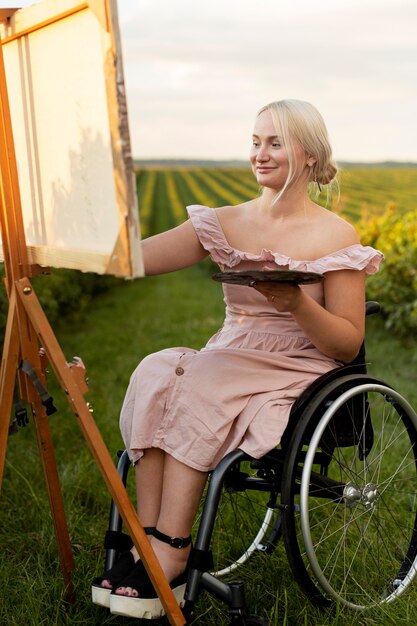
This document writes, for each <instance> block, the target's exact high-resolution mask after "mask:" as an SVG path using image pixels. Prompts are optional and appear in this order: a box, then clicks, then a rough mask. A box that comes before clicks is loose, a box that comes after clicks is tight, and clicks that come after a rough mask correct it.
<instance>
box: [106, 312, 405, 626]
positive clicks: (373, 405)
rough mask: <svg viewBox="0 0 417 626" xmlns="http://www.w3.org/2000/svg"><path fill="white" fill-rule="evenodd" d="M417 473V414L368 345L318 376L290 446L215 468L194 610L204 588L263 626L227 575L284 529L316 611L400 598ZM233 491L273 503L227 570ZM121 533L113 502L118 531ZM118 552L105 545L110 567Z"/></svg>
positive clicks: (191, 597)
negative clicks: (225, 531) (222, 556)
mask: <svg viewBox="0 0 417 626" xmlns="http://www.w3.org/2000/svg"><path fill="white" fill-rule="evenodd" d="M377 310H379V305H377V303H367V314H368V315H369V314H372V313H374V312H376V311H377ZM129 466H130V462H129V459H128V456H127V452H126V451H124V452H123V453H120V459H119V463H118V472H119V474H120V476H121V478H122V480H123V482H124V483H125V484H126V481H127V474H128V469H129ZM244 466H246V467H249V468H250V470H249V472H248V471H246V467H244ZM242 468H243V469H244V471H242ZM416 478H417V414H416V413H415V411H414V410H413V408H412V407H411V406H410V405H409V403H408V402H407V401H406V400H405V399H404V398H403V397H402V396H401V395H400V394H399V393H398V392H396V391H395V390H394V389H392V388H391V387H390V386H389V385H387V384H386V383H384V382H383V381H381V380H379V379H376V378H373V377H370V376H368V375H367V374H366V366H365V352H364V347H363V348H362V350H361V353H360V354H359V355H358V357H357V359H355V361H354V362H353V363H351V364H349V365H345V366H342V367H340V368H337V369H335V370H332V371H331V372H328V373H327V374H325V375H324V376H321V377H319V378H318V379H317V380H316V381H314V383H313V384H312V385H310V387H309V388H308V389H307V390H306V391H305V392H304V393H303V394H302V396H300V398H299V399H298V400H297V402H296V403H295V405H294V406H293V408H292V411H291V416H290V421H289V425H288V427H287V429H286V431H285V433H284V437H283V440H282V442H281V447H280V448H276V449H274V450H272V451H270V452H269V453H268V454H266V455H265V456H263V457H262V458H261V459H258V460H255V459H252V458H251V457H249V456H248V455H247V454H245V453H244V452H243V451H242V450H239V449H238V450H234V451H232V452H230V453H229V454H227V455H226V456H225V457H224V458H223V459H222V461H221V462H220V463H219V464H218V465H217V467H216V468H215V469H214V470H213V471H212V472H211V474H210V478H209V481H208V486H207V489H206V494H205V501H204V506H203V509H202V513H201V517H200V520H199V524H198V530H197V534H196V537H195V541H194V545H193V550H192V555H191V558H190V571H189V576H188V582H187V589H186V594H185V601H186V602H185V608H184V614H185V615H191V613H192V610H193V607H194V605H195V603H196V601H197V599H198V597H199V594H200V592H201V591H202V590H206V591H208V592H210V593H211V594H213V595H214V596H215V597H216V598H218V599H220V600H221V601H223V602H225V603H226V604H227V605H228V607H229V617H230V620H231V624H236V625H238V626H244V625H246V626H254V625H265V624H266V622H265V621H264V620H263V619H262V618H260V617H258V616H255V615H252V616H250V615H246V612H245V600H244V590H243V583H241V582H239V581H231V582H225V581H223V580H221V577H222V576H223V575H224V574H228V573H229V572H231V571H233V570H235V569H236V568H237V567H238V566H239V565H241V564H242V563H244V562H245V561H246V560H247V559H248V558H249V557H250V556H251V555H252V554H253V553H255V552H257V551H260V552H263V553H268V552H271V551H272V550H273V549H274V546H275V544H276V542H277V541H278V539H279V538H280V537H281V535H282V537H283V540H284V545H285V549H286V552H287V557H288V560H289V564H290V566H291V569H292V572H293V574H294V577H295V579H296V581H297V583H298V584H299V586H300V587H301V589H302V590H303V591H304V593H305V594H306V595H307V596H308V597H309V598H310V600H311V601H312V602H313V603H314V604H316V605H317V606H329V605H331V604H333V603H335V602H336V603H341V604H343V605H345V606H347V607H349V608H350V609H354V610H364V609H367V608H369V607H374V606H378V605H380V604H384V603H390V602H393V601H394V600H395V599H396V598H397V597H398V596H399V595H401V594H402V593H403V592H404V591H405V590H406V589H407V588H408V586H409V585H410V584H411V582H412V581H413V579H414V578H415V576H416V574H417V495H416V490H415V485H416V484H417V483H416ZM225 492H231V493H232V494H235V495H237V497H240V495H239V494H245V496H246V492H254V493H255V494H263V495H262V496H261V498H264V499H262V500H260V502H259V508H260V510H261V515H260V517H259V520H258V519H255V520H254V526H253V528H251V529H250V531H249V532H250V533H251V532H253V533H254V534H253V539H252V537H250V539H252V541H251V543H250V544H249V546H247V547H245V548H243V550H242V552H241V554H237V555H232V557H231V562H230V563H228V564H226V565H224V563H220V561H217V556H218V555H217V554H214V555H213V547H214V552H215V551H216V547H215V545H214V542H213V533H214V532H217V530H216V531H215V525H216V523H217V522H216V520H217V518H218V513H219V504H220V501H221V499H222V498H223V497H224V494H225ZM278 496H280V501H279V502H278ZM265 500H266V502H265ZM245 513H248V510H246V511H245ZM258 522H259V526H258V525H257V524H258ZM121 528H122V520H121V517H120V515H119V513H118V511H117V508H116V506H115V504H114V503H113V502H112V505H111V510H110V520H109V530H110V531H112V532H116V533H120V532H121ZM388 540H389V541H390V542H392V546H391V545H390V544H389V543H388ZM245 545H246V544H245ZM220 550H221V549H220ZM116 556H117V551H116V550H115V549H112V548H110V549H108V550H107V553H106V565H105V567H106V569H108V568H110V567H111V566H112V565H113V563H114V560H115V558H116ZM213 556H214V557H216V559H213Z"/></svg>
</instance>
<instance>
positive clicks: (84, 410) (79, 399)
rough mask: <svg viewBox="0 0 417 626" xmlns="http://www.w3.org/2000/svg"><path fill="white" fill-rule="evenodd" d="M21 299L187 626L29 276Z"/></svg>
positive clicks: (145, 557) (159, 583) (163, 592)
mask: <svg viewBox="0 0 417 626" xmlns="http://www.w3.org/2000/svg"><path fill="white" fill-rule="evenodd" d="M16 290H17V294H18V297H19V300H20V301H21V302H22V303H23V305H24V307H25V310H26V313H27V316H28V319H29V320H30V323H31V325H32V326H33V328H34V330H35V332H36V334H37V336H38V339H39V341H40V343H41V344H42V346H43V347H44V349H45V351H46V354H47V356H48V359H49V361H50V363H51V366H52V367H53V369H54V372H55V375H56V377H57V379H58V381H59V383H60V385H61V387H62V389H63V390H64V392H65V393H66V394H67V398H68V402H69V404H70V406H71V408H72V410H73V412H74V415H75V417H76V418H77V421H78V423H79V426H80V428H81V431H82V433H83V435H84V438H85V440H86V442H87V444H88V446H89V448H90V450H91V452H92V454H93V456H94V459H95V460H96V462H97V465H98V467H99V469H100V471H101V473H102V476H103V478H104V480H105V483H106V485H107V488H108V490H109V493H110V495H111V497H112V498H113V500H114V502H115V503H116V506H117V508H118V510H119V512H120V515H121V516H122V518H123V521H124V523H125V526H126V528H127V530H128V532H129V533H130V535H131V537H132V539H133V541H134V544H135V546H136V548H137V550H138V552H139V555H140V557H141V559H142V561H143V564H144V566H145V568H146V571H147V573H148V575H149V577H150V579H151V581H152V584H153V585H154V587H155V590H156V591H157V593H158V596H159V598H160V600H161V603H162V605H163V606H164V609H165V611H166V615H167V618H168V619H169V622H170V624H172V625H173V626H184V624H185V623H186V620H185V618H184V615H183V614H182V612H181V609H180V607H179V606H178V604H177V602H176V600H175V597H174V594H173V592H172V589H171V587H170V586H169V584H168V581H167V579H166V578H165V575H164V573H163V571H162V569H161V566H160V564H159V561H158V559H157V558H156V556H155V553H154V551H153V550H152V547H151V545H150V543H149V540H148V538H147V536H146V534H145V531H144V530H143V527H142V526H141V524H140V522H139V519H138V516H137V514H136V511H135V509H134V507H133V504H132V502H131V500H130V498H129V496H128V493H127V491H126V489H125V486H124V485H123V482H122V480H121V478H120V476H119V474H118V473H117V470H116V467H115V465H114V462H113V459H112V458H111V456H110V453H109V451H108V449H107V447H106V445H105V443H104V441H103V438H102V436H101V433H100V431H99V430H98V428H97V425H96V423H95V421H94V419H93V418H92V416H91V413H90V412H89V410H88V407H87V404H86V402H85V399H84V396H83V394H82V392H81V391H80V389H79V387H78V385H77V383H76V381H75V378H74V377H73V375H72V372H71V368H69V367H68V365H67V362H66V360H65V357H64V355H63V353H62V350H61V348H60V346H59V344H58V341H57V339H56V337H55V335H54V333H53V331H52V328H51V326H50V324H49V322H48V320H47V318H46V316H45V313H44V311H43V309H42V307H41V305H40V303H39V300H38V299H37V297H36V295H35V293H34V291H33V288H32V286H31V284H30V282H29V280H28V279H27V278H23V279H21V280H19V281H17V282H16Z"/></svg>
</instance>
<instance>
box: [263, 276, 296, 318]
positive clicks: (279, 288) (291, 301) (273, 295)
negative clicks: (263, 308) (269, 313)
mask: <svg viewBox="0 0 417 626" xmlns="http://www.w3.org/2000/svg"><path fill="white" fill-rule="evenodd" d="M251 287H252V288H253V289H256V291H259V293H261V294H262V295H263V296H265V298H266V299H267V300H268V302H270V303H271V304H272V305H273V306H274V307H275V308H276V310H277V311H279V312H280V313H284V312H289V313H291V312H292V311H294V310H295V309H296V308H297V306H298V305H299V303H300V301H301V298H302V291H301V289H300V287H299V286H298V285H294V284H293V283H269V282H254V283H253V284H251Z"/></svg>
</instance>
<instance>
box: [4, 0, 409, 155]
mask: <svg viewBox="0 0 417 626" xmlns="http://www.w3.org/2000/svg"><path fill="white" fill-rule="evenodd" d="M16 4H19V5H20V6H26V5H28V4H32V1H31V0H28V1H26V0H22V1H21V2H20V3H13V2H12V1H10V0H9V2H7V0H6V1H5V2H3V1H2V2H0V7H1V6H13V5H16ZM118 11H119V24H120V30H121V36H122V52H123V63H124V71H125V84H126V92H127V102H128V112H129V126H130V136H131V143H132V152H133V155H134V156H135V157H136V158H140V159H146V158H208V159H246V158H247V155H248V152H249V149H250V143H251V134H252V128H253V123H254V119H255V116H256V112H257V111H258V110H259V109H260V108H261V107H262V106H263V105H264V104H267V103H268V102H271V101H273V100H281V99H283V98H299V99H302V100H308V101H309V102H312V103H313V104H314V105H315V106H316V107H317V108H318V109H319V111H320V112H321V113H322V115H323V117H324V119H325V121H326V125H327V128H328V131H329V135H330V139H331V142H332V144H333V150H334V154H335V157H336V159H338V160H340V161H386V160H395V161H414V162H417V122H416V118H417V36H416V33H417V2H416V0H314V2H311V0H263V1H262V2H254V0H207V1H206V2H202V1H201V0H160V1H159V2H158V1H157V0H119V1H118Z"/></svg>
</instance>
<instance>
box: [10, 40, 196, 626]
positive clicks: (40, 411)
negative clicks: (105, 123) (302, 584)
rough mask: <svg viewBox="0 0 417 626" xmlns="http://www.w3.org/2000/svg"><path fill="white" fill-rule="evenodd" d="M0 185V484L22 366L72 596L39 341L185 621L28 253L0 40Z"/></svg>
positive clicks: (149, 562)
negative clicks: (1, 333)
mask: <svg viewBox="0 0 417 626" xmlns="http://www.w3.org/2000/svg"><path fill="white" fill-rule="evenodd" d="M0 185H1V187H0V225H1V233H2V241H3V251H4V265H5V273H6V289H7V294H8V297H9V311H8V317H7V324H6V332H5V341H4V348H3V356H2V362H1V370H0V407H1V408H0V411H1V414H0V488H1V484H2V478H3V469H4V463H5V457H6V449H7V439H8V432H9V424H10V416H11V412H12V405H13V394H14V388H15V384H16V373H17V372H18V376H19V386H20V393H21V397H22V398H23V399H24V400H25V401H27V402H28V403H29V404H30V405H31V408H32V413H33V423H34V426H35V432H36V437H37V442H38V446H39V452H40V457H41V461H42V465H43V471H44V477H45V483H46V487H47V491H48V497H49V503H50V508H51V513H52V519H53V523H54V528H55V534H56V538H57V544H58V551H59V557H60V562H61V567H62V571H63V575H64V582H65V586H66V590H67V595H68V598H69V599H70V600H72V601H74V587H73V583H72V578H71V572H72V570H73V569H74V558H73V553H72V548H71V543H70V538H69V532H68V527H67V522H66V517H65V511H64V505H63V499H62V493H61V487H60V483H59V476H58V471H57V465H56V460H55V453H54V449H53V444H52V438H51V433H50V429H49V424H48V417H47V413H46V410H45V406H44V405H43V404H42V401H41V398H40V396H39V395H38V393H37V392H36V390H35V387H34V386H33V384H32V382H31V381H30V380H29V379H28V378H27V377H26V376H24V375H23V373H22V372H21V371H19V370H18V366H19V364H20V363H21V361H22V360H25V361H27V362H29V363H30V365H31V366H32V367H33V369H34V370H35V372H36V374H37V377H38V379H39V380H40V381H41V382H42V383H45V368H44V364H43V360H42V358H41V357H40V354H39V348H40V347H43V348H44V350H45V353H46V356H47V359H48V361H49V363H50V364H51V366H52V368H53V370H54V372H55V375H56V377H57V379H58V381H59V383H60V386H61V388H62V390H63V391H64V393H65V394H66V396H67V398H68V402H69V404H70V406H71V408H72V410H73V412H74V415H75V417H76V419H77V421H78V424H79V426H80V428H81V431H82V433H83V435H84V438H85V440H86V442H87V444H88V446H89V448H90V450H91V452H92V454H93V457H94V459H95V461H96V463H97V465H98V467H99V469H100V471H101V473H102V475H103V478H104V480H105V483H106V485H107V489H108V491H109V493H110V495H111V497H112V498H113V500H114V502H115V503H116V505H117V508H118V510H119V512H120V514H121V516H122V518H123V521H124V524H125V526H126V528H127V530H128V532H129V534H130V535H131V537H132V540H133V541H134V544H135V546H136V548H137V550H138V552H139V554H140V557H141V559H142V560H143V563H144V565H145V568H146V570H147V572H148V574H149V577H150V579H151V581H152V583H153V585H154V587H155V589H156V591H157V593H158V596H159V598H160V600H161V602H162V605H163V606H164V609H165V611H166V614H167V617H168V619H169V622H170V624H174V625H175V626H183V625H184V624H185V623H186V620H185V618H184V616H183V614H182V612H181V610H180V608H179V606H178V604H177V602H176V600H175V597H174V595H173V593H172V590H171V588H170V586H169V584H168V582H167V580H166V578H165V576H164V573H163V571H162V569H161V567H160V565H159V562H158V560H157V559H156V556H155V553H154V552H153V550H152V548H151V545H150V543H149V541H148V538H147V536H146V534H145V532H144V530H143V528H142V526H141V524H140V523H139V520H138V517H137V515H136V512H135V509H134V507H133V505H132V502H131V501H130V499H129V496H128V494H127V492H126V489H125V487H124V485H123V482H122V480H121V479H120V477H119V475H118V473H117V470H116V468H115V465H114V462H113V460H112V458H111V455H110V453H109V451H108V450H107V448H106V446H105V444H104V442H103V439H102V437H101V434H100V432H99V430H98V428H97V426H96V424H95V422H94V420H93V418H92V415H91V413H90V411H89V408H88V405H87V403H86V401H85V399H84V393H85V392H86V386H85V381H84V380H83V379H82V378H81V377H80V375H79V374H80V371H79V370H78V371H77V368H70V367H68V364H67V362H66V359H65V357H64V355H63V353H62V350H61V348H60V346H59V344H58V341H57V339H56V337H55V335H54V333H53V330H52V328H51V326H50V324H49V322H48V320H47V318H46V316H45V313H44V311H43V310H42V307H41V305H40V303H39V300H38V299H37V297H36V294H35V292H34V289H33V287H32V285H31V282H30V278H31V277H32V276H34V275H35V274H38V273H39V272H40V268H36V267H35V266H32V265H30V263H29V259H28V253H27V247H26V240H25V231H24V225H23V218H22V209H21V202H20V192H19V182H18V176H17V167H16V157H15V151H14V142H13V134H12V126H11V119H10V109H9V99H8V93H7V82H6V74H5V68H4V60H3V51H2V46H1V41H0ZM86 584H87V582H86Z"/></svg>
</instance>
